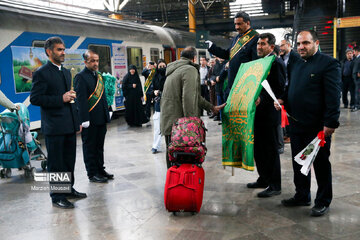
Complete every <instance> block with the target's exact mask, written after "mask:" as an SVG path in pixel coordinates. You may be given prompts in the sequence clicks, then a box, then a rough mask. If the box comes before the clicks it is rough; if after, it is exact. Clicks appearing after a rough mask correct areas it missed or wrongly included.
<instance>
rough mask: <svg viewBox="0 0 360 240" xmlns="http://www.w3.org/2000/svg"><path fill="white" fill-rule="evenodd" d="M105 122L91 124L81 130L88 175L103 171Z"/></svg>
mask: <svg viewBox="0 0 360 240" xmlns="http://www.w3.org/2000/svg"><path fill="white" fill-rule="evenodd" d="M106 131H107V129H106V124H103V125H91V124H90V126H89V127H88V128H83V130H82V132H81V139H82V142H83V144H82V147H83V155H84V162H85V167H86V171H87V175H88V177H89V178H90V177H93V176H94V175H98V174H100V175H101V174H103V172H104V169H105V167H104V141H105V134H106Z"/></svg>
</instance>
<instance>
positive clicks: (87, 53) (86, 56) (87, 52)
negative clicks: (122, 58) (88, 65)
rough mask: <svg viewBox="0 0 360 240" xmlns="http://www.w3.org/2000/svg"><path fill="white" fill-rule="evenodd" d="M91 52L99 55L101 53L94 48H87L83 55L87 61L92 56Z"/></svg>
mask: <svg viewBox="0 0 360 240" xmlns="http://www.w3.org/2000/svg"><path fill="white" fill-rule="evenodd" d="M90 53H92V54H96V55H98V56H99V54H97V52H95V51H94V50H90V49H88V50H86V51H85V52H84V53H83V55H82V56H83V58H84V60H85V61H87V60H88V58H89V57H90Z"/></svg>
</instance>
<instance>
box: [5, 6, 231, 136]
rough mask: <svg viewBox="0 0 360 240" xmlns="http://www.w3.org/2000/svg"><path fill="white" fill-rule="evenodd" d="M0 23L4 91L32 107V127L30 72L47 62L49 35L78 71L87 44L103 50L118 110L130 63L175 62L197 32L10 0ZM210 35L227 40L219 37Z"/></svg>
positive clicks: (35, 116)
mask: <svg viewBox="0 0 360 240" xmlns="http://www.w3.org/2000/svg"><path fill="white" fill-rule="evenodd" d="M0 22H1V24H0V33H1V34H0V90H1V91H2V92H3V93H4V94H5V95H6V96H7V97H8V98H9V99H10V100H11V101H12V102H16V103H24V104H25V105H26V106H27V107H28V109H29V113H30V120H31V129H38V128H40V127H41V125H40V108H39V107H37V106H33V105H31V104H30V101H29V99H30V98H29V95H30V90H31V83H32V73H33V72H34V71H36V69H37V68H38V67H40V66H41V65H43V64H45V63H46V62H47V57H46V55H45V51H44V44H45V41H46V39H48V38H49V37H52V36H59V37H61V38H62V39H63V40H64V43H65V46H66V51H65V53H66V58H65V62H64V66H65V67H66V68H74V69H75V70H76V72H79V71H81V69H82V68H83V67H84V62H83V59H82V57H81V55H82V53H83V52H84V51H85V50H86V49H92V50H95V51H96V52H97V53H98V54H99V58H100V63H99V71H100V72H105V73H110V74H112V75H113V76H115V77H116V79H117V80H116V84H115V85H116V92H115V98H114V103H113V105H112V108H113V110H114V111H116V110H122V109H124V104H123V96H122V91H121V82H122V81H121V80H122V78H123V77H124V75H125V74H126V73H127V67H128V66H129V65H130V64H133V65H135V66H136V67H137V69H138V72H141V71H142V70H143V68H144V67H145V66H146V64H147V63H148V62H149V61H154V62H156V61H157V60H158V59H160V58H162V59H165V61H166V62H167V63H169V62H172V61H175V60H177V59H179V58H180V53H181V51H182V50H183V48H184V47H185V46H195V45H196V34H195V33H190V32H186V31H181V30H174V29H171V28H165V27H160V26H156V25H149V24H140V23H136V22H131V21H123V20H117V19H112V18H109V17H107V16H100V15H96V14H91V13H79V12H72V11H69V10H62V9H55V8H51V7H47V6H38V5H33V4H29V3H21V2H14V1H9V0H3V1H0ZM209 40H211V41H213V42H216V43H217V44H218V45H219V46H221V47H224V48H227V47H228V45H229V40H227V39H224V38H222V37H220V36H209ZM197 51H198V60H199V58H200V57H201V56H205V57H209V53H208V52H207V51H206V49H204V48H202V49H201V48H197ZM142 82H144V78H143V77H142ZM1 108H2V107H1ZM1 110H2V109H0V111H1Z"/></svg>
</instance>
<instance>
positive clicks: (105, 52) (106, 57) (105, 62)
mask: <svg viewBox="0 0 360 240" xmlns="http://www.w3.org/2000/svg"><path fill="white" fill-rule="evenodd" d="M88 47H89V49H90V50H92V51H94V52H96V53H97V54H99V72H105V73H111V56H110V55H111V54H110V47H109V46H105V45H93V44H90V45H89V46H88Z"/></svg>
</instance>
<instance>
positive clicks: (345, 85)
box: [342, 76, 355, 107]
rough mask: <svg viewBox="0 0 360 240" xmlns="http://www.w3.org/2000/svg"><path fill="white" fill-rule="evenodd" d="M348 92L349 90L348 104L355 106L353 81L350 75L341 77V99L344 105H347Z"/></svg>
mask: <svg viewBox="0 0 360 240" xmlns="http://www.w3.org/2000/svg"><path fill="white" fill-rule="evenodd" d="M348 92H350V106H355V82H354V80H353V79H352V77H351V76H350V77H343V79H342V100H343V103H344V106H346V107H347V106H348V105H349V100H348Z"/></svg>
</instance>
